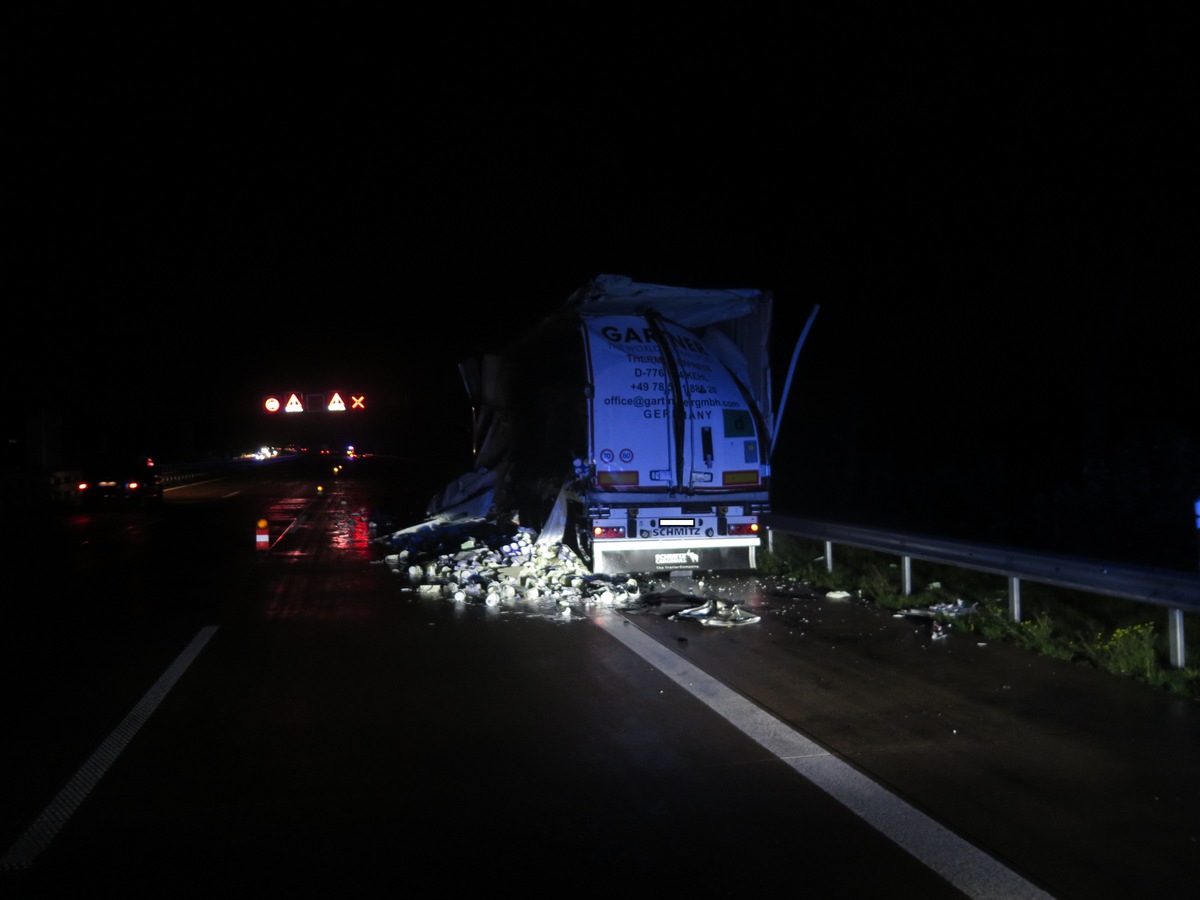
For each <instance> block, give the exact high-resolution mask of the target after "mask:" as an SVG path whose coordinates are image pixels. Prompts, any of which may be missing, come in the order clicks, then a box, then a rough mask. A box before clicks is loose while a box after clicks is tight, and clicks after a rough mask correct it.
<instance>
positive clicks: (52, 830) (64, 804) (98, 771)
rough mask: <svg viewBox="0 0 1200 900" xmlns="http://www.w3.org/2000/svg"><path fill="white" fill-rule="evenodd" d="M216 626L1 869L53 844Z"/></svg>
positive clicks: (199, 637) (196, 641)
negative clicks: (59, 832)
mask: <svg viewBox="0 0 1200 900" xmlns="http://www.w3.org/2000/svg"><path fill="white" fill-rule="evenodd" d="M216 630H217V626H215V625H208V626H206V627H204V628H201V629H200V631H199V632H197V634H196V636H195V637H194V638H192V642H191V643H190V644H188V645H187V647H186V648H185V649H184V651H183V652H182V653H181V654H179V656H178V657H176V659H175V661H174V662H173V663H171V665H170V666H169V667H168V668H167V670H166V671H165V672H163V674H162V675H161V676H160V677H159V679H158V681H157V682H155V684H154V686H153V687H152V688H150V690H149V691H147V692H146V696H144V697H143V698H142V699H141V700H140V701H139V702H138V704H137V706H135V707H134V708H133V709H132V710H130V712H129V714H128V715H127V716H126V717H125V719H124V721H122V722H121V724H120V725H118V726H117V727H116V728H115V729H113V732H112V734H110V735H109V736H108V737H107V738H105V740H104V743H102V744H101V745H100V746H99V747H97V748H96V750H95V751H94V752H93V753H92V755H91V756H90V757H88V759H87V761H86V762H85V763H84V764H83V765H82V766H81V767H80V768H79V771H78V772H76V773H75V775H74V776H73V777H72V778H71V780H70V781H68V782H67V784H66V786H65V787H64V788H63V789H62V790H61V791H59V792H58V796H56V797H55V798H54V799H53V800H51V801H50V804H49V805H48V806H47V807H46V808H45V809H44V810H42V812H41V814H40V815H39V816H38V817H37V818H36V819H34V820H33V823H32V824H31V825H30V826H29V827H28V828H27V829H25V832H24V833H23V834H22V835H21V836H20V837H19V838H17V840H16V841H15V842H13V844H12V846H10V847H9V848H8V849H7V850H6V851H4V856H2V857H0V869H26V868H29V866H31V865H33V861H34V860H35V859H36V858H37V855H38V854H39V853H41V852H42V851H43V850H45V849H46V848H47V847H48V846H49V845H50V842H51V841H52V840H53V839H54V836H55V835H56V834H58V831H59V829H61V828H62V827H63V826H64V825H66V824H67V820H68V819H69V818H70V817H71V815H72V814H73V813H74V812H75V810H76V809H77V808H78V807H79V804H80V803H82V802H83V800H84V798H85V797H86V796H87V795H88V794H89V793H90V792H91V790H92V788H94V787H95V786H96V785H97V784H98V783H99V781H100V779H101V777H102V776H103V775H104V773H105V772H107V771H108V767H109V766H111V765H112V764H113V763H114V762H115V761H116V759H117V757H118V756H119V755H120V754H121V751H122V750H124V749H125V745H126V744H128V743H129V742H130V741H131V740H132V739H133V736H134V735H135V734H137V732H138V729H140V728H141V727H142V725H143V724H145V722H146V719H148V718H149V717H150V714H151V713H152V712H154V710H155V709H156V708H157V707H158V704H159V703H161V702H162V701H163V698H165V697H166V696H167V692H168V691H170V690H171V688H172V687H174V685H175V682H176V681H178V680H179V677H180V676H181V675H183V673H184V671H186V670H187V667H188V666H190V665H191V664H192V661H193V660H194V659H195V658H196V657H197V656H198V655H199V653H200V651H201V650H203V649H204V645H205V644H207V643H208V641H209V638H211V637H212V636H213V634H215V633H216Z"/></svg>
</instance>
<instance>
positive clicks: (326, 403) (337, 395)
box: [262, 391, 367, 413]
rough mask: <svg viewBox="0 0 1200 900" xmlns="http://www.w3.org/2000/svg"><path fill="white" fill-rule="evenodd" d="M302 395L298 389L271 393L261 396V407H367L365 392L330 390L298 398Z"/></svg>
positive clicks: (296, 410) (296, 409)
mask: <svg viewBox="0 0 1200 900" xmlns="http://www.w3.org/2000/svg"><path fill="white" fill-rule="evenodd" d="M284 396H286V397H287V400H286V401H284V400H281V399H280V398H281V397H284ZM302 396H305V395H302V394H301V393H300V392H299V391H296V392H293V393H290V394H271V395H269V396H266V397H263V400H262V408H263V411H264V412H268V413H278V412H285V413H302V412H304V411H305V410H310V409H312V410H320V409H325V410H326V411H327V412H335V413H340V412H346V411H347V410H365V409H366V408H367V398H366V395H365V394H351V393H347V392H345V391H331V392H329V393H327V394H308V395H306V397H305V399H304V400H302V399H300V398H301V397H302ZM346 397H349V398H350V402H349V403H347V402H346V399H345V398H346Z"/></svg>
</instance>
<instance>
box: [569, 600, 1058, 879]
mask: <svg viewBox="0 0 1200 900" xmlns="http://www.w3.org/2000/svg"><path fill="white" fill-rule="evenodd" d="M592 621H593V622H595V623H596V624H598V625H600V626H601V627H603V628H604V629H605V630H606V631H608V633H609V634H611V635H612V636H613V637H615V638H616V639H617V640H619V641H620V642H621V643H623V644H625V646H627V647H628V648H629V649H630V650H632V651H633V652H634V653H636V654H637V655H638V656H640V657H641V658H642V659H644V660H646V662H648V663H650V664H651V665H653V666H655V667H656V668H658V669H659V670H660V671H662V673H663V674H664V675H666V676H667V677H668V678H670V679H671V680H672V681H674V682H675V683H676V684H678V685H679V686H680V687H682V688H683V689H684V690H686V691H687V692H688V693H690V694H692V695H693V696H695V697H696V698H697V699H699V700H700V701H701V702H703V703H704V704H705V705H706V706H708V707H709V708H710V709H711V710H712V711H713V712H715V713H716V714H717V715H719V716H721V717H722V718H724V719H725V720H727V721H728V722H729V723H730V724H731V725H733V726H734V727H735V728H737V729H738V730H739V731H741V732H742V733H743V734H745V735H746V736H747V737H749V738H751V739H752V740H754V741H757V742H758V743H759V744H761V745H762V746H763V747H765V748H766V749H767V750H769V751H771V752H772V753H773V754H775V755H776V756H777V757H779V759H780V760H782V761H783V762H785V763H787V764H788V765H789V766H791V767H792V768H793V769H795V770H796V771H797V772H799V773H800V774H801V775H802V776H804V777H805V778H807V779H808V780H809V781H811V782H812V783H813V784H815V785H816V786H817V787H819V788H820V789H821V790H823V791H825V793H827V794H829V795H830V796H831V797H833V799H835V800H837V801H838V802H839V803H841V804H842V805H843V806H845V807H846V808H847V809H849V810H850V811H851V812H853V813H855V814H856V815H858V816H859V818H861V819H863V821H865V822H866V823H867V824H869V825H871V826H872V827H874V828H875V829H876V830H878V831H879V832H881V833H882V834H883V835H884V836H885V837H887V838H888V839H889V840H891V841H892V842H893V843H895V844H897V845H898V846H899V847H901V848H902V849H904V850H906V851H907V852H908V853H911V854H912V855H913V856H914V857H916V858H917V859H918V860H919V861H920V862H922V863H923V864H925V865H926V866H928V867H929V868H930V869H932V870H933V871H934V872H936V873H937V874H938V875H940V876H942V877H943V878H945V879H946V880H947V881H949V882H950V883H951V884H952V885H954V886H955V887H956V888H958V889H959V890H960V891H962V892H963V893H965V894H966V895H967V896H968V897H975V898H1006V900H1015V898H1026V897H1028V898H1046V900H1049V898H1051V896H1052V895H1050V894H1047V893H1046V892H1045V891H1043V890H1041V889H1040V888H1038V887H1037V886H1035V885H1033V884H1031V883H1030V882H1028V881H1026V880H1025V879H1024V878H1022V877H1021V876H1020V875H1018V874H1017V873H1015V872H1013V871H1012V870H1011V869H1009V868H1007V867H1006V866H1004V865H1002V864H1001V863H999V862H997V861H996V860H995V859H993V858H992V857H991V856H988V855H987V854H986V853H984V852H983V851H982V850H980V849H979V848H978V847H976V846H974V845H973V844H970V843H968V842H967V841H965V840H963V839H962V838H960V837H959V836H958V835H956V834H954V833H953V832H951V831H950V830H949V829H947V828H945V827H944V826H942V825H940V824H939V823H937V822H936V821H934V820H933V819H931V818H930V817H929V816H927V815H925V814H924V813H923V812H921V811H920V810H917V809H915V808H914V807H912V806H910V805H909V804H908V803H906V802H904V801H903V800H901V799H900V798H899V797H896V796H895V795H894V794H890V793H888V792H887V791H886V790H884V789H883V788H882V787H880V786H879V785H878V784H876V783H875V782H874V781H871V779H869V778H867V777H866V776H865V775H862V774H861V773H859V772H858V771H856V770H855V769H853V768H851V767H850V766H848V765H846V764H845V763H844V762H842V761H841V760H839V759H837V758H836V757H835V756H833V755H832V754H830V753H829V752H828V751H827V750H824V749H822V748H821V747H819V746H818V745H817V744H814V743H813V742H812V741H810V740H809V739H808V738H806V737H804V736H802V735H801V734H799V733H797V732H796V731H794V730H793V729H792V727H791V726H790V725H787V724H786V723H784V722H781V721H780V720H779V719H776V718H775V717H774V716H772V715H770V714H769V713H767V712H765V711H763V710H761V709H759V708H758V707H757V706H755V705H754V704H753V703H751V702H750V701H749V700H747V699H745V698H744V697H742V696H741V695H740V694H737V693H735V692H734V691H731V690H730V689H729V688H727V687H725V685H723V684H721V682H719V681H717V680H716V679H715V678H713V677H712V676H710V675H708V674H706V673H705V672H703V671H701V670H700V669H698V668H696V667H695V666H693V665H692V664H691V663H689V662H687V661H686V660H685V659H684V658H683V657H681V656H680V655H679V654H677V653H675V652H674V651H672V650H669V649H667V648H666V647H664V646H663V645H662V644H660V643H659V642H658V641H656V640H655V639H654V638H652V637H650V636H649V635H648V634H646V633H645V632H644V631H642V630H641V629H640V628H637V627H628V628H625V627H620V626H621V625H622V624H624V625H630V626H636V624H637V623H636V622H630V621H629V620H628V619H625V618H623V617H621V616H619V615H617V614H615V613H614V612H612V611H611V610H604V609H601V610H599V611H598V613H597V615H596V616H595V617H594V618H593V619H592Z"/></svg>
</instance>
